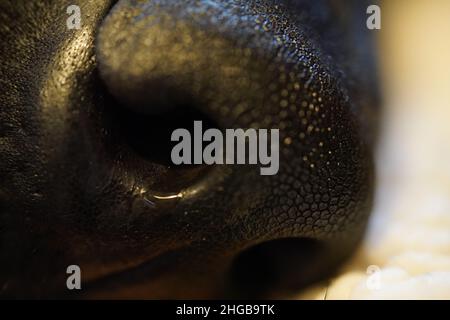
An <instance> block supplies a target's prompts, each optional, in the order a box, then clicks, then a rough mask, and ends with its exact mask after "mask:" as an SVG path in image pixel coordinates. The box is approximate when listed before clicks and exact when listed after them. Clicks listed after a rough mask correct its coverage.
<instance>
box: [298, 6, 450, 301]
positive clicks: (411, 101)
mask: <svg viewBox="0 0 450 320" xmlns="http://www.w3.org/2000/svg"><path fill="white" fill-rule="evenodd" d="M381 18H382V29H381V30H380V31H374V32H377V34H378V38H379V40H380V61H381V66H382V77H381V78H382V79H381V82H382V87H383V90H384V92H383V93H384V112H385V113H384V118H383V127H382V129H381V133H382V136H381V141H380V145H379V150H378V156H377V170H378V190H377V197H376V204H375V208H374V212H373V217H372V221H371V223H370V228H369V232H368V234H367V237H366V238H367V239H366V241H365V243H364V245H363V247H362V249H361V252H360V253H359V254H358V255H357V256H356V257H355V259H354V260H353V261H351V262H350V263H349V264H348V265H347V266H346V267H345V268H344V270H342V272H341V275H340V276H338V277H336V278H335V279H332V280H330V281H329V282H327V283H324V284H321V285H319V286H316V287H315V288H312V289H310V290H307V291H306V292H305V293H303V294H302V295H300V296H299V297H300V298H316V299H324V298H326V299H384V298H386V299H450V1H449V0H414V1H411V0H386V1H384V2H382V4H381ZM371 265H372V267H370V268H369V266H371ZM368 268H369V270H370V271H372V270H380V271H379V272H378V273H375V275H372V276H371V274H372V273H370V272H368Z"/></svg>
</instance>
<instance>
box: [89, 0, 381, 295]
mask: <svg viewBox="0 0 450 320" xmlns="http://www.w3.org/2000/svg"><path fill="white" fill-rule="evenodd" d="M299 19H300V18H298V17H295V16H293V15H291V14H289V8H286V7H283V6H282V5H280V6H278V5H275V4H274V3H273V2H272V1H225V0H215V1H198V0H186V1H175V0H154V1H131V0H120V1H118V3H117V4H116V5H115V6H114V7H113V8H112V9H111V11H110V12H109V14H108V16H107V17H106V19H105V20H104V21H103V23H102V25H101V27H100V29H99V31H98V34H97V39H96V57H97V60H98V68H99V71H100V76H101V78H102V81H103V82H104V83H105V85H106V87H107V88H108V90H109V92H110V93H111V94H112V95H113V96H114V98H115V99H117V101H119V102H120V104H121V106H122V107H123V108H124V109H127V110H129V112H132V113H133V114H136V115H138V117H139V115H145V117H144V116H143V117H142V118H141V120H144V122H143V124H141V126H143V127H145V121H146V120H147V119H148V125H149V126H151V125H155V123H156V122H158V120H155V119H160V118H158V117H160V116H161V115H164V116H165V119H166V120H165V121H170V118H171V116H173V119H174V121H175V122H176V121H177V120H176V119H175V117H176V116H177V110H178V111H179V110H183V109H186V108H193V109H195V112H196V114H201V115H202V116H204V117H205V118H208V119H211V120H212V122H213V123H214V124H215V125H217V127H218V128H219V129H222V130H223V129H225V128H243V129H244V130H245V129H247V128H267V129H279V130H280V144H281V145H280V150H279V152H280V169H279V172H278V174H276V175H274V176H261V175H259V174H258V171H257V170H253V169H252V168H248V167H247V166H226V165H224V166H221V167H220V168H217V170H215V171H214V172H210V173H208V174H207V176H206V177H205V179H203V180H202V181H200V182H198V183H196V184H195V185H192V186H187V187H186V188H185V189H183V190H181V191H180V194H183V197H181V198H180V199H177V204H176V206H173V207H171V208H170V210H169V211H170V212H166V213H165V222H164V223H165V226H167V228H168V229H167V230H169V229H170V233H173V234H176V235H178V238H182V239H183V245H186V246H187V247H189V248H193V249H192V250H193V251H194V252H196V255H195V256H196V257H200V259H201V260H202V263H201V266H200V265H199V264H198V263H197V264H195V263H193V262H192V261H191V260H189V258H188V257H186V259H184V260H182V261H178V262H177V263H178V264H179V265H180V266H185V267H186V269H185V270H186V272H187V273H189V272H188V271H187V270H191V271H192V270H194V269H195V267H194V266H197V267H198V269H199V270H202V274H204V277H205V279H206V278H208V274H211V275H214V280H211V281H210V282H208V281H197V282H196V280H192V282H189V281H188V280H186V278H183V275H182V272H181V271H180V270H181V267H180V268H178V269H177V270H178V272H177V275H173V276H171V279H174V278H175V279H176V278H177V277H178V278H179V279H180V281H179V282H176V281H174V282H172V283H175V284H176V283H178V286H179V288H177V290H178V291H179V290H181V289H180V288H181V287H182V286H185V287H192V286H196V285H198V286H217V287H220V286H219V285H218V283H219V282H220V281H224V279H228V280H229V281H230V283H233V285H231V288H230V289H227V290H229V292H234V293H236V292H241V293H242V294H243V295H248V296H252V297H257V296H270V295H271V293H270V290H271V288H272V290H274V291H277V292H282V291H283V289H292V288H293V287H298V286H303V285H305V284H307V283H308V282H309V281H312V280H315V279H317V278H319V276H320V275H324V274H326V273H327V272H328V270H330V269H331V268H332V267H333V266H335V265H336V264H338V263H339V262H340V261H341V260H343V259H344V258H345V257H347V256H348V255H349V254H350V253H351V252H352V250H353V249H354V248H355V246H356V245H357V243H358V241H359V240H360V238H361V236H362V234H363V231H364V228H365V225H366V222H367V218H368V214H369V211H370V207H371V202H372V187H373V168H372V161H371V152H370V149H369V148H370V146H368V145H367V144H366V139H365V138H364V133H363V132H362V131H361V124H360V123H359V121H360V118H359V117H358V114H357V113H358V110H359V109H358V106H356V107H355V105H354V103H355V102H354V101H353V100H352V95H351V92H350V91H349V87H348V86H347V79H345V77H342V70H341V69H340V66H339V65H338V61H339V59H333V56H332V54H331V53H330V52H328V51H326V50H325V49H324V47H326V46H322V44H321V40H320V39H321V38H320V37H318V36H317V35H316V36H314V35H313V34H312V33H311V32H309V31H307V30H306V29H307V28H304V22H302V21H301V20H299ZM337 45H339V44H337ZM186 101H188V103H186ZM178 114H183V112H181V113H178ZM133 121H134V120H132V122H131V125H129V127H130V128H133V123H137V122H138V121H136V122H133ZM155 121H156V122H155ZM141 122H142V121H141ZM156 127H157V126H156ZM151 134H157V132H152V133H151ZM138 135H141V136H142V134H140V133H138V134H134V135H133V134H131V135H130V137H131V139H136V136H138ZM142 141H143V143H144V145H145V139H144V140H142ZM137 148H138V149H139V148H142V146H141V147H139V146H138V147H137ZM148 153H149V154H148V155H147V156H149V157H151V153H152V147H151V146H150V149H149V150H148ZM135 174H137V175H139V172H138V173H135ZM174 179H177V178H176V177H174ZM146 226H147V224H144V225H143V226H137V227H136V228H138V229H139V230H140V232H145V227H146ZM153 228H154V227H151V228H150V229H152V230H153ZM164 234H165V233H162V235H161V236H160V238H158V239H156V241H157V243H160V244H161V243H163V242H164V241H163V240H162V238H163V237H164ZM175 238H176V237H175ZM171 239H173V237H172V238H171ZM282 239H294V240H292V241H290V240H289V241H284V240H282ZM299 239H307V240H305V241H303V240H299ZM297 240H299V241H297ZM177 241H179V239H178V240H177ZM309 241H311V242H309ZM310 243H313V245H309V244H310ZM162 247H163V246H162ZM189 250H191V249H189ZM296 250H298V252H296ZM198 252H200V253H198ZM291 258H292V259H291ZM274 260H276V261H274ZM218 261H224V263H223V265H224V266H225V265H227V266H228V265H229V268H228V267H227V268H225V267H224V268H218V269H217V268H216V267H217V264H218ZM263 261H267V265H266V266H267V270H265V271H264V272H265V273H267V274H269V275H270V276H269V277H267V278H265V277H260V278H257V277H256V278H254V277H253V274H252V272H251V270H252V269H256V268H258V265H259V264H261V263H263ZM291 263H292V265H290V264H291ZM287 266H288V268H287ZM296 266H297V267H296ZM319 266H320V267H319ZM214 268H215V270H213V269H214ZM249 269H250V270H249ZM218 270H220V271H218ZM192 272H194V271H192ZM218 273H219V275H218ZM172 277H173V278H172ZM182 278H183V280H181V279H182ZM192 279H197V280H198V277H192ZM211 279H213V278H211ZM217 279H222V280H217ZM289 279H292V282H290V281H289ZM299 279H302V280H301V281H300V280H299ZM266 280H267V281H266ZM171 281H172V280H171ZM200 283H202V284H201V285H200ZM174 286H176V285H174ZM224 287H227V286H224ZM236 288H238V289H236ZM178 291H177V292H178ZM191 291H192V290H190V291H189V292H191ZM201 291H202V290H201V289H200V287H199V292H201ZM174 292H175V291H174ZM186 292H187V291H186ZM203 292H208V290H206V289H205V290H204V291H203ZM167 294H168V295H170V292H169V293H167ZM193 295H194V296H195V292H194V293H193ZM181 296H182V295H181Z"/></svg>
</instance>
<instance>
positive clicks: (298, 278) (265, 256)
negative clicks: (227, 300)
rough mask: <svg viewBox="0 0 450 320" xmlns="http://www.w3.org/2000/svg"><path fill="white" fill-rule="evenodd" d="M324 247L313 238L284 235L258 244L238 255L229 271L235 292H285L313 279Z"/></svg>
mask: <svg viewBox="0 0 450 320" xmlns="http://www.w3.org/2000/svg"><path fill="white" fill-rule="evenodd" d="M322 250H323V246H322V244H321V242H319V241H318V240H314V239H310V238H284V239H278V240H271V241H267V242H263V243H260V244H257V245H255V246H253V247H250V248H249V249H247V250H245V251H243V252H242V253H240V254H239V255H238V256H237V258H235V260H234V262H233V264H232V267H231V272H230V277H231V283H232V289H231V291H232V292H233V295H236V294H237V295H241V296H243V297H246V298H254V297H268V296H267V295H268V294H269V292H270V293H271V295H273V294H275V295H284V294H288V293H289V292H290V291H294V290H296V289H298V288H299V287H302V286H305V285H307V284H309V283H310V282H311V281H314V280H315V279H314V276H313V275H314V274H315V273H316V271H317V265H316V264H317V260H318V257H319V256H320V255H321V253H322Z"/></svg>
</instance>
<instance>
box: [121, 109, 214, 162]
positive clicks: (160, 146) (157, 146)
mask: <svg viewBox="0 0 450 320" xmlns="http://www.w3.org/2000/svg"><path fill="white" fill-rule="evenodd" d="M114 109H115V113H116V115H117V117H116V122H117V128H118V132H119V134H120V135H121V136H122V138H123V140H124V142H125V143H126V144H127V145H128V146H129V147H130V148H131V149H132V150H133V152H134V153H136V155H138V156H139V157H141V158H142V159H145V160H147V161H149V162H152V163H156V164H160V165H163V166H166V167H173V166H174V164H173V162H172V159H171V151H172V148H173V146H174V144H176V142H173V141H171V135H172V133H173V132H174V130H176V129H178V128H183V129H186V130H188V131H189V132H190V133H191V136H193V123H194V121H202V124H203V126H204V127H205V128H206V129H208V128H212V127H214V128H216V127H217V126H216V125H215V124H214V122H213V121H212V120H211V119H210V118H209V117H207V116H206V115H205V114H203V113H202V112H201V111H199V110H198V109H197V108H196V106H195V105H194V104H193V103H190V102H189V101H185V102H184V103H183V104H179V105H173V106H172V108H171V109H170V110H169V109H168V110H167V111H166V112H160V113H157V114H145V113H140V112H137V111H135V110H134V109H130V108H128V107H125V106H123V105H121V104H119V103H117V104H116V105H115V106H114ZM159 110H162V109H159ZM193 166H194V167H199V165H193ZM186 167H187V165H183V164H181V165H177V166H176V167H174V168H175V169H177V168H178V169H181V168H183V169H186Z"/></svg>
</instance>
